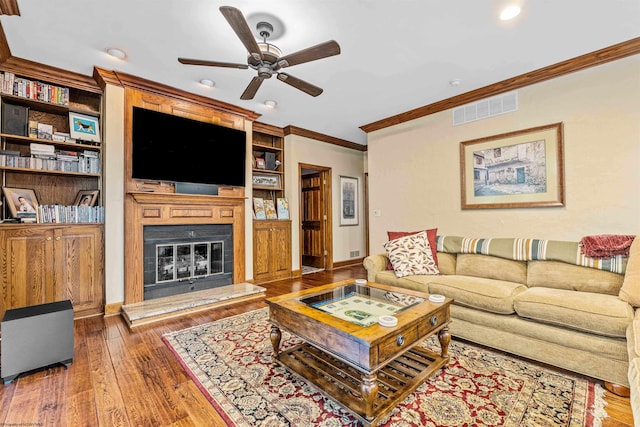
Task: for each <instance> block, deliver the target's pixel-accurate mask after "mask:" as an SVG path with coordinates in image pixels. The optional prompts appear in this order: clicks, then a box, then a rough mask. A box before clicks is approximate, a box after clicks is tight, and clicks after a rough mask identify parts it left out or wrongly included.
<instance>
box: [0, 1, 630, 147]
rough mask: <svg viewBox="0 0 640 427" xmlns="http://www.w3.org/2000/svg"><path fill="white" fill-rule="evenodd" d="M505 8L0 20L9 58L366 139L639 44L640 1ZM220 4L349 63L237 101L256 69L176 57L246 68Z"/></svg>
mask: <svg viewBox="0 0 640 427" xmlns="http://www.w3.org/2000/svg"><path fill="white" fill-rule="evenodd" d="M509 1H512V0H411V1H409V0H395V1H391V0H263V1H257V0H253V1H251V0H227V1H216V0H102V1H99V0H55V1H51V0H19V2H18V5H19V7H20V13H21V16H2V17H1V18H0V21H1V22H2V26H3V28H4V31H5V34H6V37H7V40H8V43H9V47H10V49H11V53H12V55H13V56H16V57H20V58H24V59H29V60H32V61H36V62H40V63H44V64H47V65H51V66H54V67H59V68H63V69H66V70H70V71H74V72H78V73H82V74H87V75H91V74H92V71H93V66H94V65H95V66H98V67H102V68H105V69H109V70H116V71H122V72H125V73H128V74H132V75H134V76H138V77H142V78H145V79H148V80H152V81H155V82H159V83H163V84H166V85H170V86H173V87H176V88H179V89H182V90H185V91H188V92H192V93H196V94H199V95H203V96H207V97H211V98H215V99H218V100H221V101H225V102H228V103H232V104H234V105H237V106H240V107H242V108H246V109H249V110H252V111H255V112H257V113H260V114H262V116H261V117H260V118H259V121H261V122H264V123H268V124H273V125H276V126H287V125H293V126H297V127H301V128H304V129H308V130H312V131H315V132H320V133H324V134H326V135H330V136H334V137H338V138H342V139H346V140H348V141H352V142H356V143H360V144H366V134H365V133H364V132H363V131H362V130H360V129H359V126H362V125H365V124H368V123H371V122H374V121H377V120H380V119H383V118H386V117H389V116H393V115H396V114H400V113H402V112H405V111H408V110H411V109H413V108H417V107H421V106H424V105H428V104H431V103H433V102H436V101H439V100H442V99H446V98H449V97H452V96H455V95H458V94H460V93H464V92H468V91H471V90H474V89H477V88H480V87H483V86H487V85H489V84H492V83H496V82H499V81H501V80H504V79H507V78H509V77H514V76H517V75H520V74H524V73H526V72H529V71H532V70H536V69H539V68H542V67H545V66H548V65H551V64H555V63H558V62H561V61H564V60H566V59H570V58H574V57H576V56H579V55H582V54H585V53H589V52H593V51H596V50H599V49H602V48H605V47H607V46H611V45H613V44H616V43H620V42H623V41H627V40H630V39H632V38H636V37H639V36H640V0H529V1H527V0H520V3H521V5H522V13H521V14H520V15H519V16H518V17H517V18H515V19H514V20H512V21H509V22H502V21H500V20H499V19H498V14H499V10H500V8H501V7H502V6H504V5H505V4H507V3H508V2H509ZM222 5H231V6H235V7H237V8H238V9H240V10H241V11H242V12H243V13H244V15H245V16H246V17H247V18H248V19H249V20H250V21H251V16H252V15H255V14H264V13H268V14H271V15H274V16H276V17H277V18H278V19H279V20H280V21H281V22H282V23H283V24H284V27H285V28H284V34H283V35H282V36H281V37H279V38H278V39H277V40H273V41H272V42H273V43H274V44H275V45H277V46H278V47H279V48H280V49H281V50H282V51H283V54H288V53H292V52H295V51H298V50H301V49H304V48H306V47H309V46H312V45H315V44H318V43H321V42H324V41H327V40H331V39H333V40H336V41H337V42H338V43H339V44H340V46H341V50H342V53H341V54H340V55H338V56H334V57H330V58H325V59H321V60H318V61H314V62H310V63H306V64H300V65H296V66H292V67H289V68H287V69H286V72H287V73H289V74H291V75H293V76H295V77H298V78H300V79H303V80H305V81H308V82H310V83H312V84H314V85H316V86H320V87H322V88H323V89H324V93H323V94H321V95H320V96H318V97H317V98H313V97H311V96H309V95H307V94H305V93H303V92H301V91H298V90H296V89H294V88H293V87H291V86H289V85H287V84H284V83H283V82H281V81H278V80H277V79H275V78H271V79H270V80H267V81H265V82H264V83H263V84H262V87H261V88H260V90H259V91H258V93H257V94H256V97H255V98H254V99H253V100H251V101H241V100H240V95H241V94H242V92H243V91H244V89H245V87H246V86H247V84H248V83H249V81H250V80H251V79H252V78H253V76H254V75H255V71H254V70H252V69H248V70H239V69H231V68H217V67H204V66H193V65H182V64H180V63H178V61H177V58H178V57H186V58H197V59H206V60H215V61H222V62H234V63H245V62H246V52H245V48H244V47H243V45H242V43H241V42H240V40H239V39H238V38H237V37H236V35H235V33H234V32H233V30H232V29H231V27H230V26H229V25H228V23H227V21H226V20H225V19H224V17H223V16H222V14H221V13H220V11H219V10H218V8H219V7H220V6H222ZM108 47H118V48H121V49H123V50H124V51H126V52H127V54H128V58H127V60H126V61H120V60H116V59H113V58H111V57H109V56H108V55H107V54H106V53H105V49H106V48H108ZM203 78H207V79H211V80H213V81H215V82H216V85H215V87H214V88H206V87H204V86H202V85H200V84H199V83H198V81H199V80H200V79H203ZM453 79H460V80H461V84H460V85H459V86H456V87H452V86H451V85H450V84H449V81H451V80H453ZM267 99H270V100H275V101H277V102H278V106H277V108H276V109H274V110H268V109H266V108H265V106H264V105H263V102H264V101H265V100H267Z"/></svg>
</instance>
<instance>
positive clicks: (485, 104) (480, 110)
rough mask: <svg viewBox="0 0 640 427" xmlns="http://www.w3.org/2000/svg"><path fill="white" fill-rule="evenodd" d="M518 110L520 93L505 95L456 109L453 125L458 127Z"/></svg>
mask: <svg viewBox="0 0 640 427" xmlns="http://www.w3.org/2000/svg"><path fill="white" fill-rule="evenodd" d="M517 110H518V92H509V93H504V94H502V95H498V96H494V97H491V98H487V99H483V100H481V101H477V102H473V103H471V104H467V105H463V106H462V107H458V108H455V109H454V110H453V125H454V126H458V125H462V124H465V123H469V122H474V121H476V120H482V119H486V118H488V117H493V116H497V115H500V114H505V113H511V112H513V111H517Z"/></svg>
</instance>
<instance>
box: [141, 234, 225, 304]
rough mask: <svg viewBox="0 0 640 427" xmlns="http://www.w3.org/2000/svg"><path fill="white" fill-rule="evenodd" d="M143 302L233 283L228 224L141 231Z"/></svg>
mask: <svg viewBox="0 0 640 427" xmlns="http://www.w3.org/2000/svg"><path fill="white" fill-rule="evenodd" d="M143 254H144V255H143V258H144V260H143V265H144V274H143V281H144V300H149V299H154V298H160V297H166V296H170V295H177V294H183V293H187V292H192V291H200V290H204V289H211V288H215V287H218V286H225V285H230V284H232V283H233V226H232V225H231V224H183V225H147V226H144V227H143Z"/></svg>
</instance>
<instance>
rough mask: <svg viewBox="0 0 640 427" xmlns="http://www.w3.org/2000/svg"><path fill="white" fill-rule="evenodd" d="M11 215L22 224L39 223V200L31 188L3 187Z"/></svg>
mask: <svg viewBox="0 0 640 427" xmlns="http://www.w3.org/2000/svg"><path fill="white" fill-rule="evenodd" d="M2 193H3V194H4V198H5V202H6V204H7V208H8V209H9V214H10V215H11V217H12V218H18V219H20V220H21V221H22V222H38V198H37V197H36V193H35V191H33V190H32V189H30V188H13V187H2Z"/></svg>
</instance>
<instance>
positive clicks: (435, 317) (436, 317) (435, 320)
mask: <svg viewBox="0 0 640 427" xmlns="http://www.w3.org/2000/svg"><path fill="white" fill-rule="evenodd" d="M429 323H431V326H436V323H438V316H435V315H434V316H431V319H430V320H429Z"/></svg>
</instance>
